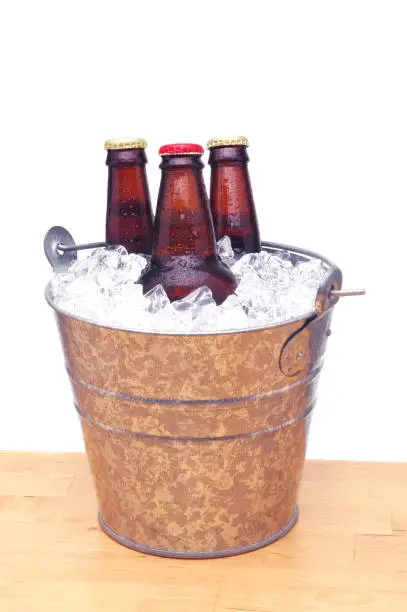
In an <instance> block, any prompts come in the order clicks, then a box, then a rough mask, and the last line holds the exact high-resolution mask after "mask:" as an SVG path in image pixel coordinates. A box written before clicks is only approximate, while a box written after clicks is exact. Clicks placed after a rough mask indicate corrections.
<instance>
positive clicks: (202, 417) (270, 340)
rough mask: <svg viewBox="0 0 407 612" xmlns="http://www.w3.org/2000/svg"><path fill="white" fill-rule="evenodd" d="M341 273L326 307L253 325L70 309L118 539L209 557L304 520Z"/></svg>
mask: <svg viewBox="0 0 407 612" xmlns="http://www.w3.org/2000/svg"><path fill="white" fill-rule="evenodd" d="M264 248H268V249H269V250H271V251H278V250H281V249H282V248H284V249H289V250H290V252H291V254H292V257H293V258H294V259H297V260H307V259H308V257H309V256H310V255H312V256H316V255H315V254H310V253H307V252H305V251H300V250H298V249H294V248H291V247H285V246H283V245H272V244H270V243H264ZM325 261H326V260H325ZM326 263H327V264H328V265H329V266H331V264H329V262H326ZM341 282H342V275H341V273H340V271H339V270H338V268H335V267H334V266H331V267H330V268H329V269H328V268H327V275H326V279H325V281H324V283H323V284H322V285H321V287H320V290H319V293H318V296H317V300H316V310H317V313H310V315H309V316H307V317H305V318H301V319H296V320H292V321H289V322H288V323H285V324H283V325H275V326H272V327H267V328H259V329H255V330H250V331H236V332H224V333H213V334H195V335H183V334H166V333H140V332H137V331H123V330H119V329H113V328H108V327H103V326H102V325H99V324H95V323H90V322H86V321H84V320H81V319H79V318H77V317H74V316H71V315H67V314H64V313H63V312H60V311H56V318H57V323H58V327H59V331H60V335H61V340H62V345H63V349H64V353H65V361H66V368H67V372H68V375H69V378H70V380H71V383H72V387H73V393H74V402H75V407H76V410H77V412H78V414H79V416H80V419H81V422H82V430H83V436H84V441H85V446H86V452H87V456H88V461H89V465H90V469H91V472H92V476H93V480H94V484H95V488H96V493H97V498H98V502H99V521H100V524H101V527H102V529H103V530H104V531H105V532H106V533H107V534H108V535H109V536H111V537H112V538H114V539H115V540H117V541H118V542H120V543H121V544H124V545H126V546H128V547H130V548H134V549H136V550H139V551H143V552H148V553H153V554H156V555H162V556H168V557H188V558H204V557H222V556H228V555H235V554H239V553H243V552H246V551H250V550H254V549H256V548H259V547H261V546H265V545H267V544H270V543H271V542H273V541H274V540H277V539H278V538H280V537H281V536H283V535H284V534H286V533H287V532H288V531H289V530H290V529H291V528H292V527H293V526H294V524H295V522H296V520H297V517H298V507H297V503H296V500H297V492H298V487H299V483H300V479H301V473H302V469H303V465H304V458H305V450H306V442H307V432H308V427H309V424H310V421H311V416H312V411H313V408H314V405H315V399H316V388H317V383H318V377H319V373H320V370H321V367H322V360H323V355H324V351H325V344H326V339H327V336H328V335H329V327H330V321H331V315H332V307H333V305H334V303H335V302H336V301H337V299H338V298H337V297H336V296H334V295H333V294H332V293H331V289H332V288H335V289H340V288H341ZM46 296H47V299H48V301H49V303H50V305H51V306H52V302H51V299H50V294H49V289H47V292H46Z"/></svg>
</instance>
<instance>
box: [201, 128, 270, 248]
mask: <svg viewBox="0 0 407 612" xmlns="http://www.w3.org/2000/svg"><path fill="white" fill-rule="evenodd" d="M207 146H208V148H209V149H210V153H209V165H210V166H211V191H210V199H211V210H212V217H213V224H214V229H215V235H216V239H217V240H220V238H222V237H223V236H229V238H230V240H231V243H232V247H233V249H234V251H236V252H237V253H252V252H258V251H260V250H261V243H260V233H259V225H258V222H257V216H256V209H255V206H254V201H253V194H252V188H251V184H250V177H249V170H248V166H247V163H248V161H249V156H248V154H247V147H248V146H249V143H248V140H247V139H246V138H244V137H243V136H241V137H238V138H229V139H220V138H212V139H211V140H210V141H209V142H208V144H207Z"/></svg>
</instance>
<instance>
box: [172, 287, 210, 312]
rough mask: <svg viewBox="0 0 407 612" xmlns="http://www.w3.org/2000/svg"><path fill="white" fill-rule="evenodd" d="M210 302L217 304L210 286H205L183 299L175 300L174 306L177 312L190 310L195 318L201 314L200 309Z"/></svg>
mask: <svg viewBox="0 0 407 612" xmlns="http://www.w3.org/2000/svg"><path fill="white" fill-rule="evenodd" d="M209 304H215V300H214V299H213V295H212V291H211V290H210V289H209V287H206V286H203V287H199V288H198V289H195V291H192V292H191V293H189V294H188V295H187V296H186V297H184V298H182V299H181V300H177V301H176V302H173V307H174V309H175V311H176V312H184V311H187V310H189V311H190V312H191V313H192V316H193V317H194V318H195V317H197V316H198V315H199V312H200V310H201V309H202V308H204V307H205V306H207V305H209Z"/></svg>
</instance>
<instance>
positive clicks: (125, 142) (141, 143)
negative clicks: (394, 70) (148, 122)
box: [105, 138, 147, 151]
mask: <svg viewBox="0 0 407 612" xmlns="http://www.w3.org/2000/svg"><path fill="white" fill-rule="evenodd" d="M146 148H147V142H146V141H145V140H144V138H110V139H109V140H106V142H105V149H106V151H117V150H120V149H146Z"/></svg>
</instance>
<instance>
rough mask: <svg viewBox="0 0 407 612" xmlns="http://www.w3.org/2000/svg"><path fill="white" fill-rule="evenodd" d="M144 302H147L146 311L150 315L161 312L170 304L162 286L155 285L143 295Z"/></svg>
mask: <svg viewBox="0 0 407 612" xmlns="http://www.w3.org/2000/svg"><path fill="white" fill-rule="evenodd" d="M144 297H145V298H146V300H148V302H149V303H148V305H147V310H148V312H151V313H152V314H154V313H156V312H159V311H161V310H163V309H164V308H165V307H166V306H168V305H169V304H170V299H169V297H168V295H167V294H166V292H165V289H164V287H163V286H162V285H156V286H155V287H153V288H152V289H150V291H147V293H145V294H144Z"/></svg>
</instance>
